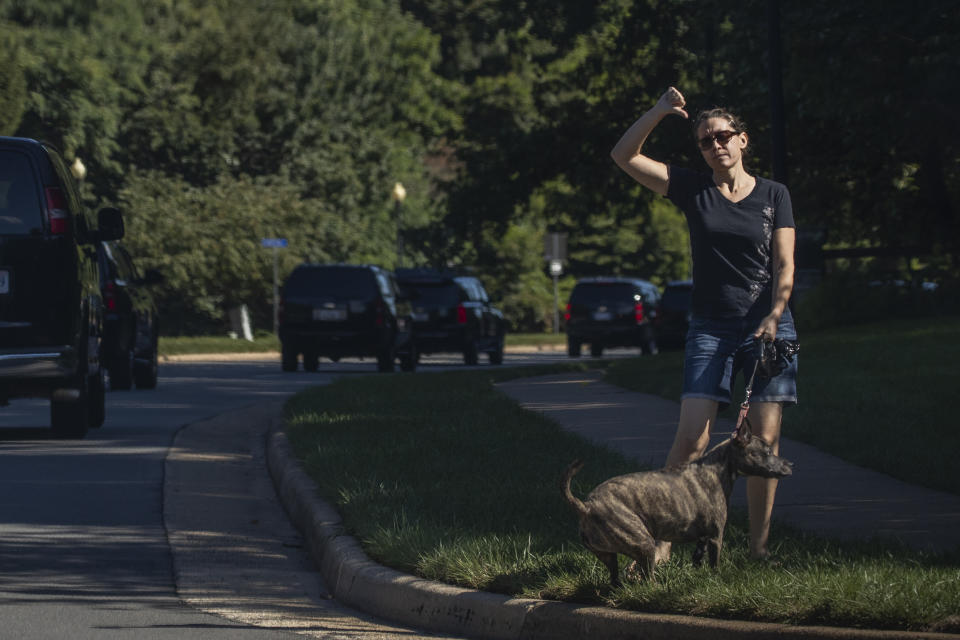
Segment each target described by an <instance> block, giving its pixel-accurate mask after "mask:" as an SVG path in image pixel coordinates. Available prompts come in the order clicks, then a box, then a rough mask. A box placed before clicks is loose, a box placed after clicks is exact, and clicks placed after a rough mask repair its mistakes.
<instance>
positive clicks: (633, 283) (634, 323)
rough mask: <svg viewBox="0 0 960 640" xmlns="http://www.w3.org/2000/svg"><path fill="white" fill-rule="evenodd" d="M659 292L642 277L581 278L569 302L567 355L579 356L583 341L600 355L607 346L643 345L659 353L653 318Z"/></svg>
mask: <svg viewBox="0 0 960 640" xmlns="http://www.w3.org/2000/svg"><path fill="white" fill-rule="evenodd" d="M659 302H660V291H659V289H657V286H656V285H655V284H653V283H652V282H649V281H647V280H641V279H639V278H622V277H606V278H582V279H581V280H579V281H578V282H577V284H576V285H575V286H574V287H573V291H572V292H571V293H570V302H569V303H568V304H567V313H566V316H565V318H566V321H567V354H568V355H569V356H570V357H571V358H577V357H579V356H580V348H581V346H582V345H583V343H585V342H586V343H589V344H590V355H592V356H593V357H595V358H599V357H600V356H601V355H603V350H604V349H605V348H607V347H640V349H641V350H642V351H643V353H645V354H655V353H657V341H656V336H655V335H654V330H653V321H654V320H655V319H656V316H657V305H658V304H659Z"/></svg>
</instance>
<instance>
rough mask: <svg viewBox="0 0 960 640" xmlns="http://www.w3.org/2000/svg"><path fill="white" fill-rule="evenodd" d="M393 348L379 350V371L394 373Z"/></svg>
mask: <svg viewBox="0 0 960 640" xmlns="http://www.w3.org/2000/svg"><path fill="white" fill-rule="evenodd" d="M393 359H394V354H393V349H391V348H386V349H381V350H380V351H378V352H377V371H379V372H380V373H393Z"/></svg>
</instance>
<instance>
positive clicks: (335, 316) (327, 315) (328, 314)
mask: <svg viewBox="0 0 960 640" xmlns="http://www.w3.org/2000/svg"><path fill="white" fill-rule="evenodd" d="M313 319H314V320H346V319H347V310H346V309H314V310H313Z"/></svg>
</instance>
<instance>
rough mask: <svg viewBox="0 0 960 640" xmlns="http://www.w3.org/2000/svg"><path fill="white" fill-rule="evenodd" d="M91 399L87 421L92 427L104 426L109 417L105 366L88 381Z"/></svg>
mask: <svg viewBox="0 0 960 640" xmlns="http://www.w3.org/2000/svg"><path fill="white" fill-rule="evenodd" d="M87 384H88V388H89V400H88V407H87V412H88V413H87V421H88V424H89V427H90V428H91V429H96V428H98V427H102V426H103V423H104V421H105V420H106V419H107V382H106V380H105V379H104V373H103V368H102V367H101V368H100V370H99V371H98V372H97V373H96V374H94V375H92V376H90V379H89V380H88V381H87Z"/></svg>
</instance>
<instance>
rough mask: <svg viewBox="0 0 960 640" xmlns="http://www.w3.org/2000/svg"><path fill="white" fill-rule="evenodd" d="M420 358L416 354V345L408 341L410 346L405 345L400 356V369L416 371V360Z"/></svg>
mask: <svg viewBox="0 0 960 640" xmlns="http://www.w3.org/2000/svg"><path fill="white" fill-rule="evenodd" d="M419 359H420V357H419V355H418V354H417V345H415V344H414V343H412V342H411V343H410V346H409V347H407V350H406V351H405V352H404V353H403V354H402V355H401V356H400V370H401V371H410V372H412V371H416V370H417V361H418V360H419Z"/></svg>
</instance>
